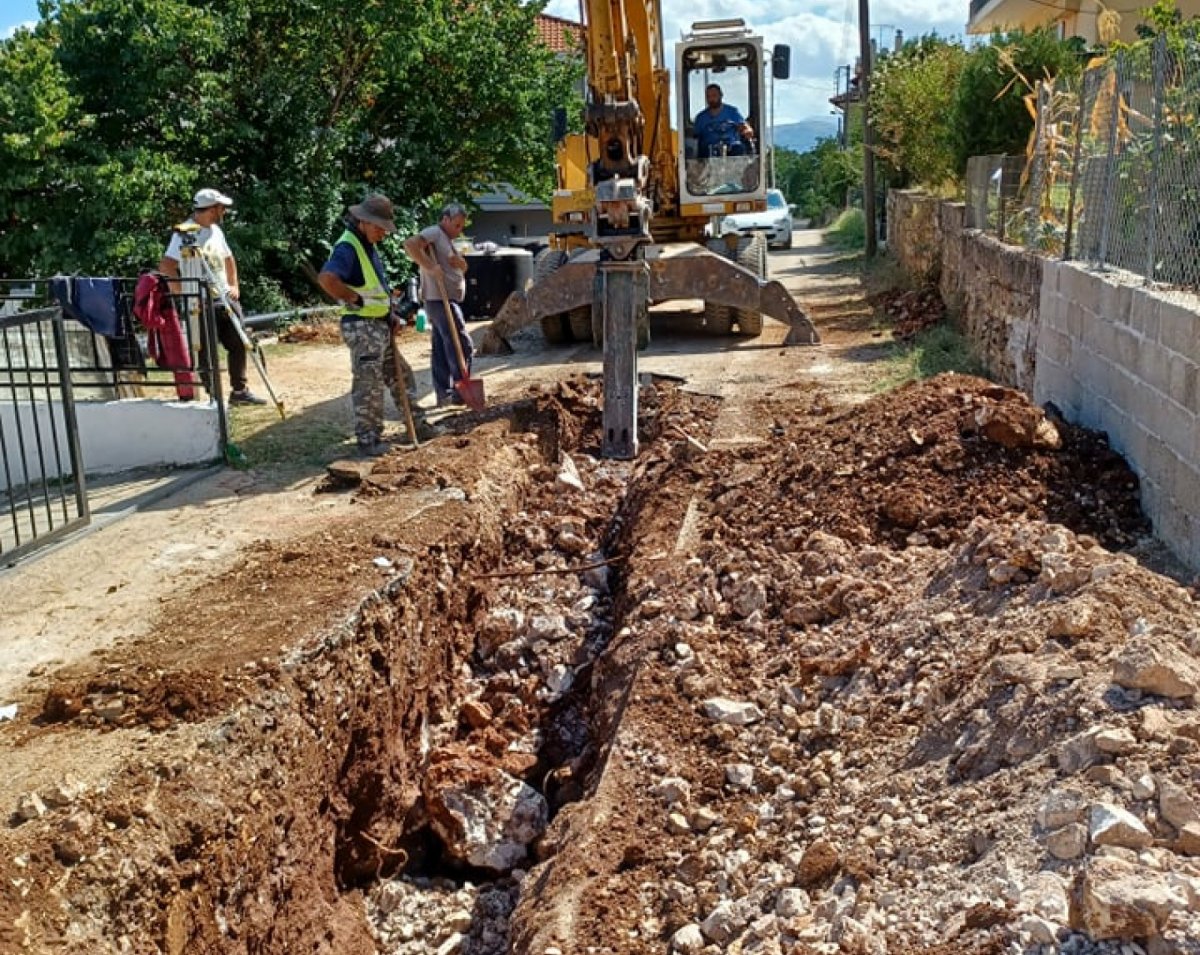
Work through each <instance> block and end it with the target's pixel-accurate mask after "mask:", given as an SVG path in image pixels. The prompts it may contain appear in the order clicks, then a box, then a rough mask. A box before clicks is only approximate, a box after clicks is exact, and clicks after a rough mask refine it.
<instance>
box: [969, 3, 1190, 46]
mask: <svg viewBox="0 0 1200 955" xmlns="http://www.w3.org/2000/svg"><path fill="white" fill-rule="evenodd" d="M1145 5H1147V6H1148V5H1149V0H1147V3H1146V4H1145ZM1178 6H1179V9H1180V12H1181V13H1182V14H1183V17H1184V18H1185V19H1187V18H1190V17H1194V16H1200V0H1179V2H1178ZM1106 9H1108V10H1118V11H1119V13H1120V17H1121V29H1120V34H1119V36H1118V39H1120V40H1121V41H1122V42H1126V43H1131V42H1133V41H1134V40H1136V39H1137V38H1138V36H1137V25H1138V23H1140V22H1141V17H1140V16H1139V15H1138V13H1137V8H1136V7H1135V8H1134V9H1126V8H1125V5H1124V4H1122V5H1120V6H1119V7H1118V6H1117V5H1116V4H1114V3H1109V4H1107V5H1105V6H1101V5H1100V4H1099V3H1098V2H1097V0H1055V2H1048V0H971V4H970V8H969V10H970V12H969V16H968V19H967V32H968V33H971V34H975V35H983V36H986V35H988V34H989V33H992V32H994V31H996V30H1002V31H1005V30H1016V29H1021V30H1036V29H1037V28H1039V27H1051V28H1053V29H1054V30H1056V31H1057V32H1058V35H1059V37H1061V38H1063V39H1067V38H1068V37H1074V36H1077V37H1081V38H1082V39H1084V40H1085V41H1087V43H1088V44H1089V45H1092V44H1095V43H1096V42H1098V41H1099V31H1098V29H1097V22H1098V19H1099V17H1100V14H1101V13H1103V12H1104V11H1105V10H1106Z"/></svg>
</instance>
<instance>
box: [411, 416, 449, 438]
mask: <svg viewBox="0 0 1200 955" xmlns="http://www.w3.org/2000/svg"><path fill="white" fill-rule="evenodd" d="M413 424H414V425H415V426H416V429H417V440H418V441H432V440H433V439H434V438H440V437H441V436H442V435H443V434H445V431H443V430H442V429H441V428H439V427H438V426H437V425H436V424H430V423H429V422H428V421H426V420H425V419H424V418H417V420H416V421H414V422H413Z"/></svg>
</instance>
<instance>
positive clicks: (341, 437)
mask: <svg viewBox="0 0 1200 955" xmlns="http://www.w3.org/2000/svg"><path fill="white" fill-rule="evenodd" d="M307 347H309V346H307V345H303V344H290V343H286V342H281V343H279V344H272V345H271V346H269V347H268V348H267V349H265V351H266V352H267V374H268V375H270V374H271V371H272V368H273V366H274V365H275V363H276V362H279V361H280V360H281V359H285V358H288V357H290V356H293V355H296V354H299V353H300V352H302V351H303V350H304V349H305V348H307ZM273 381H274V382H275V386H276V387H277V388H278V387H280V382H279V379H278V378H273ZM250 387H251V388H252V389H253V390H254V391H256V392H258V393H259V394H261V395H262V396H263V397H266V389H265V388H264V387H263V385H262V382H261V380H259V379H258V376H257V373H256V372H255V370H254V368H253V367H251V368H250ZM281 397H282V398H283V400H284V406H285V409H286V411H287V417H286V418H283V419H280V417H279V414H278V412H276V410H275V406H274V405H271V404H267V405H262V406H257V407H254V406H246V405H242V406H238V407H233V408H229V409H228V410H229V441H230V443H231V444H233V445H235V446H236V447H237V448H238V450H240V451H241V453H242V456H243V457H244V458H245V463H246V465H248V466H249V467H252V468H257V469H265V470H274V471H280V472H291V471H297V470H313V469H318V470H319V469H320V468H323V467H324V466H325V465H326V464H328V463H329V462H330V461H333V460H336V459H337V458H339V457H345V456H346V455H347V454H348V453H349V451H350V450H352V448H350V447H349V446H348V444H347V440H348V438H349V437H350V434H351V432H350V424H351V422H350V420H349V419H348V418H346V417H345V415H344V414H342V413H339V412H338V411H337V410H335V407H336V406H335V405H334V404H333V403H330V402H323V403H321V404H317V405H313V406H309V407H303V406H302V407H299V408H292V407H290V406H288V405H287V393H286V388H285V389H284V390H283V393H282V395H281ZM350 443H351V445H352V439H351V442H350Z"/></svg>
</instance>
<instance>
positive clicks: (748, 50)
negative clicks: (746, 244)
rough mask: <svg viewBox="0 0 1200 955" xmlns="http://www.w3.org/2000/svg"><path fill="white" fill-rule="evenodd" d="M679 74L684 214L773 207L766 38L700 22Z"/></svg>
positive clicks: (682, 49)
mask: <svg viewBox="0 0 1200 955" xmlns="http://www.w3.org/2000/svg"><path fill="white" fill-rule="evenodd" d="M675 67H676V70H675V77H676V84H677V85H676V97H675V98H676V103H677V108H678V110H679V114H678V124H677V127H676V128H677V129H679V130H680V132H681V135H680V144H681V149H680V155H679V182H680V213H681V215H682V216H683V217H685V218H692V217H706V216H715V215H725V214H727V213H734V212H753V211H758V210H761V209H763V208H765V207H766V184H767V183H766V175H765V172H766V169H765V159H764V155H763V150H762V148H761V147H760V141H761V140H760V137H761V134H762V131H763V129H764V127H765V125H766V124H765V121H764V120H765V117H766V109H765V105H766V100H765V98H764V96H763V46H762V38H761V37H758V36H755V35H754V34H753V33H751V31H750V30H749V29H748V28H747V27H746V24H745V21H743V20H738V19H734V20H712V21H706V22H702V23H695V24H693V25H692V29H691V31H690V32H689V33H687V34H685V36H684V37H683V39H682V40H681V41H680V42H679V43H678V44H677V46H676V48H675Z"/></svg>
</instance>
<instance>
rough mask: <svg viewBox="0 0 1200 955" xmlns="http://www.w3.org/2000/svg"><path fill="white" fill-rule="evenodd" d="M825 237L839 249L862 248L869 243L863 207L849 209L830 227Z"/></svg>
mask: <svg viewBox="0 0 1200 955" xmlns="http://www.w3.org/2000/svg"><path fill="white" fill-rule="evenodd" d="M825 239H826V241H827V242H829V243H830V244H831V245H834V246H837V248H839V249H847V250H849V249H855V250H857V249H862V248H865V247H866V244H867V222H866V219H864V218H863V212H862V209H847V210H845V211H844V212H843V213H842V214H841V215H840V216H838V217H837V218H836V219H835V220H834V221H833V225H831V226H830V227H829V228H828V229H826V230H825Z"/></svg>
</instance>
